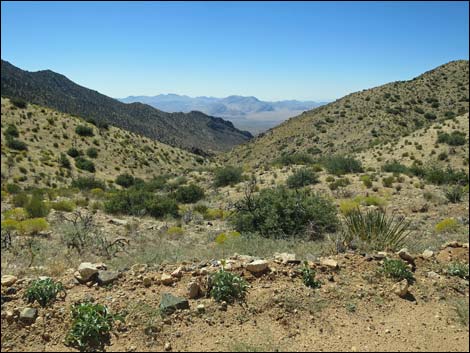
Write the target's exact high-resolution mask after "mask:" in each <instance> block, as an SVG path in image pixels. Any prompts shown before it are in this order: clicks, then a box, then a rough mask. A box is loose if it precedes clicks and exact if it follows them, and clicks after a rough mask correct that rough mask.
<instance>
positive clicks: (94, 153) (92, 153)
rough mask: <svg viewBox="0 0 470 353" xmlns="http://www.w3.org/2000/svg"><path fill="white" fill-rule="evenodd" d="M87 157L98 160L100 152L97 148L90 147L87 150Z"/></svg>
mask: <svg viewBox="0 0 470 353" xmlns="http://www.w3.org/2000/svg"><path fill="white" fill-rule="evenodd" d="M86 155H87V156H88V157H90V158H97V157H98V150H97V149H96V148H95V147H90V148H88V149H87V150H86Z"/></svg>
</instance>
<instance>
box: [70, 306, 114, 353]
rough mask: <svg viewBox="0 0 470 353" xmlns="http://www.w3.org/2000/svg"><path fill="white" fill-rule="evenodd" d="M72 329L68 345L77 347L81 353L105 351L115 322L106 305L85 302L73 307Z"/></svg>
mask: <svg viewBox="0 0 470 353" xmlns="http://www.w3.org/2000/svg"><path fill="white" fill-rule="evenodd" d="M71 315H72V327H71V328H70V330H69V332H68V333H67V336H66V339H65V342H66V344H67V345H70V346H73V347H77V348H78V349H80V350H81V351H96V350H97V349H103V348H104V345H105V344H106V343H107V342H109V338H110V332H111V330H112V328H113V324H114V320H115V319H116V318H118V317H117V316H115V315H112V314H111V313H110V311H109V309H108V308H107V307H106V306H105V305H101V304H93V303H90V302H83V303H78V304H74V305H72V308H71Z"/></svg>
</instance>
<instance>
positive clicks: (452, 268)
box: [447, 262, 469, 280]
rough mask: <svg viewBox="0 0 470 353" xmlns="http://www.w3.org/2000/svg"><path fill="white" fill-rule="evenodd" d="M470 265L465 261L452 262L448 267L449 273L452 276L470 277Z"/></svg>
mask: <svg viewBox="0 0 470 353" xmlns="http://www.w3.org/2000/svg"><path fill="white" fill-rule="evenodd" d="M468 272H469V267H468V264H466V263H463V262H452V263H450V264H449V266H448V267H447V273H448V274H449V275H450V276H457V277H460V278H463V279H466V280H468V279H469V273H468Z"/></svg>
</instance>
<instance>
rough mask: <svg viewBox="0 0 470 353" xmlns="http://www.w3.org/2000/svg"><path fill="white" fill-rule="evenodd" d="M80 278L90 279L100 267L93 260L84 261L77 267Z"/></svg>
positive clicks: (83, 279)
mask: <svg viewBox="0 0 470 353" xmlns="http://www.w3.org/2000/svg"><path fill="white" fill-rule="evenodd" d="M77 271H78V273H79V275H80V278H79V279H81V280H82V281H85V282H87V281H89V280H90V278H91V277H93V276H94V275H95V274H97V273H98V268H97V266H96V265H95V264H92V263H91V262H82V263H81V264H80V266H78V269H77Z"/></svg>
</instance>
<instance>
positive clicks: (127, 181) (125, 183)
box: [115, 173, 135, 188]
mask: <svg viewBox="0 0 470 353" xmlns="http://www.w3.org/2000/svg"><path fill="white" fill-rule="evenodd" d="M115 183H116V184H117V185H120V186H122V187H124V188H129V187H131V186H132V185H134V183H135V178H134V177H133V176H132V175H130V174H127V173H126V174H120V175H118V176H117V177H116V180H115Z"/></svg>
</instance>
